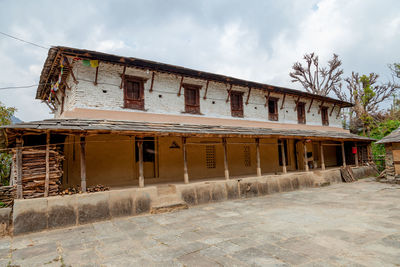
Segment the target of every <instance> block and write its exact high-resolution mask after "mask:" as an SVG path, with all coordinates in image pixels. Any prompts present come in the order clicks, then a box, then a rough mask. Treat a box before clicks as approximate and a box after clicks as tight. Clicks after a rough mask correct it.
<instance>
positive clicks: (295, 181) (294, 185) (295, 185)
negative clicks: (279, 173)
mask: <svg viewBox="0 0 400 267" xmlns="http://www.w3.org/2000/svg"><path fill="white" fill-rule="evenodd" d="M290 180H291V183H292V189H293V190H299V189H300V183H299V178H297V177H295V176H292V177H290Z"/></svg>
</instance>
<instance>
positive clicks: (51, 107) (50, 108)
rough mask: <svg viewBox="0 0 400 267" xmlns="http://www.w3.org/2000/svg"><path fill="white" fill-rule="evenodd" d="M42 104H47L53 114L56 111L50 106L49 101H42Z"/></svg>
mask: <svg viewBox="0 0 400 267" xmlns="http://www.w3.org/2000/svg"><path fill="white" fill-rule="evenodd" d="M42 102H43V103H45V104H46V105H47V106H48V107H49V109H50V110H51V111H52V112H54V111H55V109H54V108H53V107H52V106H50V104H49V102H47V100H42Z"/></svg>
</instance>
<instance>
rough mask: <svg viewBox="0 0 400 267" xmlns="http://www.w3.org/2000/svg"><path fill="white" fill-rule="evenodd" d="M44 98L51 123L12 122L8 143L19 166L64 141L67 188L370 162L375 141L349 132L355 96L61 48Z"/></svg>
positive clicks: (49, 68) (42, 89) (48, 70)
mask: <svg viewBox="0 0 400 267" xmlns="http://www.w3.org/2000/svg"><path fill="white" fill-rule="evenodd" d="M36 98H37V99H40V100H42V101H43V102H44V103H46V104H47V105H48V106H49V108H50V109H51V110H52V111H53V112H54V119H50V120H43V121H36V122H27V123H21V124H17V125H13V126H7V127H3V129H2V130H3V131H2V137H3V141H5V142H6V143H7V146H8V147H16V148H17V149H16V150H15V151H16V153H17V157H16V158H17V161H16V162H17V165H18V162H19V164H23V162H22V163H21V161H22V160H19V161H18V151H21V150H22V149H23V148H24V147H36V146H39V145H41V146H43V147H46V146H47V147H48V146H49V144H53V145H56V146H57V147H58V148H59V149H60V151H61V153H62V154H63V155H64V156H63V157H64V159H63V162H62V170H63V173H62V178H61V180H62V184H63V185H64V186H73V185H81V186H82V188H83V189H84V188H86V185H95V184H105V185H108V186H111V187H121V186H135V185H138V186H140V187H143V186H144V185H147V184H155V183H165V182H185V183H190V181H193V180H196V179H214V178H216V179H218V178H221V179H232V178H237V177H246V176H262V175H267V174H277V173H286V172H291V171H309V170H312V169H322V170H323V169H325V168H328V167H335V166H342V165H346V164H347V165H353V164H354V165H358V164H361V163H363V162H366V161H368V154H369V148H368V147H369V144H370V142H371V140H370V139H369V138H365V137H360V136H357V135H354V134H351V133H350V132H349V131H348V130H345V129H343V128H342V122H341V109H342V108H347V107H351V105H352V104H350V103H347V102H343V101H340V100H337V99H333V98H330V97H325V96H319V95H314V94H310V93H306V92H303V91H298V90H293V89H288V88H282V87H277V86H272V85H268V84H262V83H257V82H252V81H246V80H242V79H237V78H232V77H227V76H224V75H219V74H214V73H208V72H203V71H198V70H192V69H188V68H184V67H179V66H173V65H168V64H163V63H158V62H153V61H148V60H143V59H138V58H132V57H121V56H116V55H111V54H105V53H99V52H95V51H88V50H82V49H75V48H68V47H52V48H51V49H50V50H49V54H48V57H47V59H46V62H45V64H44V68H43V71H42V74H41V77H40V85H39V87H38V89H37V94H36ZM355 147H357V148H358V149H355ZM46 168H47V170H48V168H49V167H48V166H47V167H46ZM16 169H17V171H16V173H17V175H16V178H15V179H16V181H15V183H17V184H20V187H21V188H22V185H21V178H18V176H21V175H22V174H19V175H18V166H17V168H16ZM20 173H22V172H21V171H20ZM47 176H48V175H47ZM47 176H46V177H47ZM46 179H47V180H48V177H47V178H46Z"/></svg>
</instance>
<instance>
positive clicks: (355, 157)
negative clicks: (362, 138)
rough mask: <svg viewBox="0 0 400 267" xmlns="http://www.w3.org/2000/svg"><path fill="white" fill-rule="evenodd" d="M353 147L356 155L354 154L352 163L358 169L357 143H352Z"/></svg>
mask: <svg viewBox="0 0 400 267" xmlns="http://www.w3.org/2000/svg"><path fill="white" fill-rule="evenodd" d="M354 147H355V148H356V153H355V154H354V161H355V163H356V167H358V166H359V163H358V147H357V142H354Z"/></svg>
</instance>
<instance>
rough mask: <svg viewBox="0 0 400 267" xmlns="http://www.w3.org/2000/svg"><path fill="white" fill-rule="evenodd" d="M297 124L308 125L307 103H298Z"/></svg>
mask: <svg viewBox="0 0 400 267" xmlns="http://www.w3.org/2000/svg"><path fill="white" fill-rule="evenodd" d="M297 122H298V123H300V124H306V103H304V102H299V103H297Z"/></svg>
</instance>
